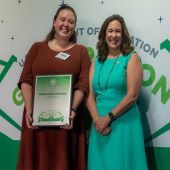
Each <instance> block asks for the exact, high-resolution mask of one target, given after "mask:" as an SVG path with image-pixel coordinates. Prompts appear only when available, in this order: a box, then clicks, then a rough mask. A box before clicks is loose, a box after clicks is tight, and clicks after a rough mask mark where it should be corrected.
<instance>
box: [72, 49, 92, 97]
mask: <svg viewBox="0 0 170 170" xmlns="http://www.w3.org/2000/svg"><path fill="white" fill-rule="evenodd" d="M90 65H91V60H90V56H89V53H88V51H87V48H85V47H83V48H82V51H81V67H80V74H79V78H78V81H77V83H76V84H75V86H74V88H75V89H78V90H80V91H83V92H84V93H85V95H87V94H88V91H89V70H90Z"/></svg>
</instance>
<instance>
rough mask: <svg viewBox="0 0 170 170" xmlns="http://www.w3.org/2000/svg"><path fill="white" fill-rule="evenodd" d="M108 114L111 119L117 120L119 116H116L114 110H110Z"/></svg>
mask: <svg viewBox="0 0 170 170" xmlns="http://www.w3.org/2000/svg"><path fill="white" fill-rule="evenodd" d="M108 116H109V118H110V120H111V121H114V120H116V119H117V118H116V116H115V115H113V113H112V112H109V113H108Z"/></svg>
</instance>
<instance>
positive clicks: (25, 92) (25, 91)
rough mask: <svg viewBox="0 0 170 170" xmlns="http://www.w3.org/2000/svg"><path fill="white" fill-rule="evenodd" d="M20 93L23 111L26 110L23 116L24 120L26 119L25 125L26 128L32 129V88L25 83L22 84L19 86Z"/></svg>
mask: <svg viewBox="0 0 170 170" xmlns="http://www.w3.org/2000/svg"><path fill="white" fill-rule="evenodd" d="M21 91H22V96H23V98H24V102H25V109H26V114H25V119H26V124H27V127H28V128H30V129H32V128H33V127H32V121H33V119H32V111H33V108H32V86H30V85H29V84H27V83H22V84H21Z"/></svg>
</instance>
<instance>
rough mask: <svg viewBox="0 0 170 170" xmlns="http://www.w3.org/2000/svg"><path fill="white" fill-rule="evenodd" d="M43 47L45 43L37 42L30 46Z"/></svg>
mask: <svg viewBox="0 0 170 170" xmlns="http://www.w3.org/2000/svg"><path fill="white" fill-rule="evenodd" d="M45 45H47V43H46V42H45V41H37V42H34V43H33V44H32V46H35V47H41V46H45Z"/></svg>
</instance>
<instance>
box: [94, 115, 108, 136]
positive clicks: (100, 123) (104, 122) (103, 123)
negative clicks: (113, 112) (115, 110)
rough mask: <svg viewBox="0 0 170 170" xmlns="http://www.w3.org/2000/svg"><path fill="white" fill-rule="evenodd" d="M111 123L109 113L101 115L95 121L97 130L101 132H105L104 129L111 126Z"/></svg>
mask: <svg viewBox="0 0 170 170" xmlns="http://www.w3.org/2000/svg"><path fill="white" fill-rule="evenodd" d="M109 123H110V118H109V116H108V115H106V116H104V117H100V118H98V119H97V120H96V121H95V123H94V126H95V128H96V130H97V131H98V132H99V133H101V134H102V133H103V130H104V129H105V128H106V127H108V126H109Z"/></svg>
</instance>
